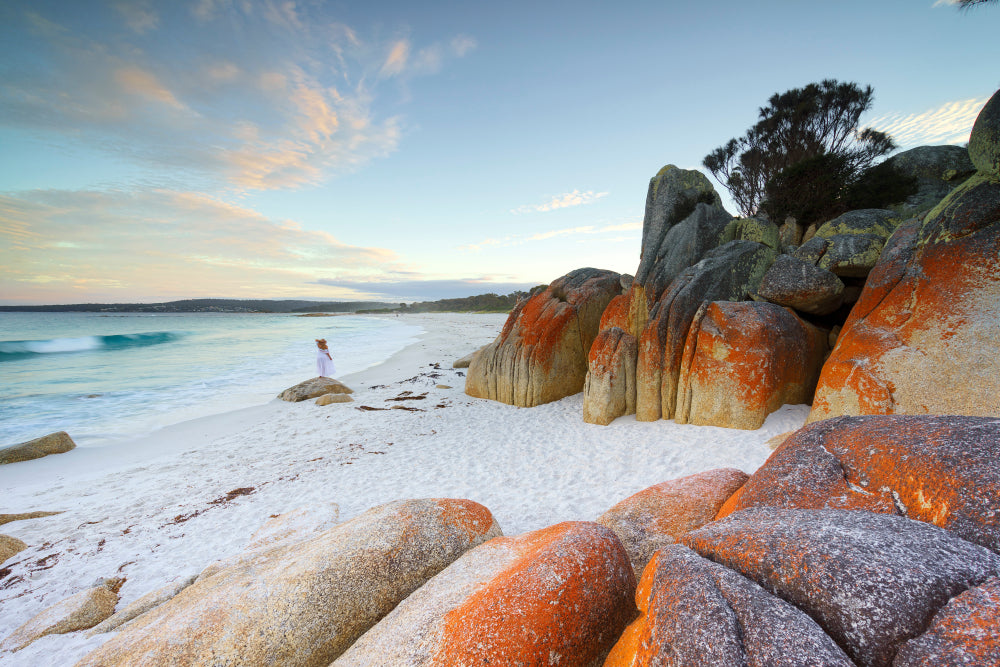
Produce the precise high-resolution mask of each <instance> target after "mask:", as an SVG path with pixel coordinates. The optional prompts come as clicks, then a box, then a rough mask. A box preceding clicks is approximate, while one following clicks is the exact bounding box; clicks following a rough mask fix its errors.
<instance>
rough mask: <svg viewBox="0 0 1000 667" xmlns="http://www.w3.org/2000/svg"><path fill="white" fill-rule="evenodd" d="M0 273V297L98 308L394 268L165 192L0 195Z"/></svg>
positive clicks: (191, 196) (290, 285) (201, 198)
mask: <svg viewBox="0 0 1000 667" xmlns="http://www.w3.org/2000/svg"><path fill="white" fill-rule="evenodd" d="M0 264H2V265H3V266H4V272H3V274H0V292H2V293H3V294H7V295H15V294H16V295H19V297H21V298H22V299H24V300H33V301H36V302H38V301H46V300H52V299H55V300H60V299H59V298H57V297H56V295H57V294H61V295H62V298H61V300H65V299H67V298H69V296H68V295H69V294H71V293H73V292H74V291H82V290H84V288H86V290H90V291H89V292H88V293H87V298H94V299H99V300H104V299H123V298H131V299H139V298H152V297H158V296H163V297H169V296H176V295H180V296H191V295H202V296H220V295H233V296H238V295H249V294H261V295H262V296H280V295H282V294H300V295H302V294H304V293H305V292H306V291H307V290H306V289H305V288H304V287H303V286H304V285H315V283H316V281H317V280H318V279H323V278H332V277H334V276H337V277H342V276H347V277H354V278H356V279H362V278H366V277H367V279H371V277H372V276H378V275H381V273H383V272H385V271H392V270H394V269H397V268H399V260H398V257H397V256H396V255H395V253H393V252H392V251H389V250H386V249H383V248H373V247H361V246H352V245H349V244H345V243H342V242H340V241H339V240H337V239H336V238H335V237H333V236H331V235H330V234H328V233H326V232H322V231H316V230H309V229H303V228H302V227H301V226H300V225H298V224H296V223H295V222H293V221H287V220H286V221H282V220H272V219H269V218H267V217H265V216H262V215H260V214H259V213H256V212H255V211H252V210H249V209H246V208H243V207H241V206H236V205H233V204H231V203H228V202H224V201H220V200H217V199H214V198H211V197H207V196H205V195H201V194H196V193H190V192H173V191H165V190H133V191H106V192H95V191H60V190H44V191H33V192H26V193H20V194H18V195H17V196H2V197H0ZM40 285H44V289H41V288H40V287H39V286H40ZM95 286H97V287H96V288H95ZM95 289H96V291H94V290H95ZM312 292H313V294H319V295H324V294H328V293H329V290H326V291H321V290H318V289H315V288H314V289H313V290H312ZM265 293H266V294H265Z"/></svg>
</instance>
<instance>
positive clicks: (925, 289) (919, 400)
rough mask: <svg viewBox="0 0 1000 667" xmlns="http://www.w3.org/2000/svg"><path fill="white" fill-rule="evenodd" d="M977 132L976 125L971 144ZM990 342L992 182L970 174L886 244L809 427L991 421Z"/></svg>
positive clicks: (997, 199) (999, 335) (999, 230)
mask: <svg viewBox="0 0 1000 667" xmlns="http://www.w3.org/2000/svg"><path fill="white" fill-rule="evenodd" d="M994 106H995V105H994ZM982 118H983V116H982V115H981V116H980V120H982ZM985 131H986V126H985V125H984V124H983V123H981V122H980V121H977V122H976V125H975V127H973V130H972V139H978V138H979V137H980V136H981V135H982V133H983V132H985ZM972 139H970V145H971V142H972ZM993 141H996V142H1000V139H998V138H994V139H993ZM997 148H998V150H1000V144H998V146H997ZM997 340H1000V180H998V177H997V176H996V174H990V173H987V172H984V171H980V172H977V173H976V175H974V176H972V177H971V178H969V179H968V180H967V181H966V182H965V183H963V184H962V185H961V186H959V187H958V188H956V189H955V190H954V191H953V192H952V193H951V194H950V195H948V196H947V197H946V198H945V199H944V200H943V201H942V202H941V203H940V204H938V206H937V207H936V208H935V209H933V210H932V211H930V212H929V213H928V214H927V216H926V217H925V218H924V221H923V223H916V222H911V223H908V224H904V225H902V226H901V227H900V228H899V229H897V231H896V232H895V233H894V234H893V236H892V237H891V238H890V240H889V243H888V244H887V245H886V249H885V250H884V251H883V253H882V256H881V257H880V259H879V262H878V264H877V265H876V266H875V268H874V270H873V271H872V273H871V275H870V276H869V279H868V283H867V284H866V286H865V289H864V292H863V293H862V295H861V298H860V300H859V301H858V303H857V304H856V305H855V307H854V309H853V310H852V311H851V315H850V317H849V319H848V320H847V322H846V323H845V325H844V329H843V331H842V332H841V334H840V337H839V338H838V341H837V345H836V347H835V348H834V350H833V353H832V354H831V356H830V359H829V361H827V363H826V365H825V366H824V368H823V374H822V376H821V377H820V381H819V386H818V387H817V390H816V400H815V402H814V403H813V409H812V412H811V413H810V415H809V421H817V420H820V419H827V418H829V417H835V416H838V415H858V414H964V415H979V416H1000V355H997V354H996V351H995V347H996V341H997Z"/></svg>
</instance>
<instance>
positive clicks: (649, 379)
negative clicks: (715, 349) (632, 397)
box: [636, 241, 775, 421]
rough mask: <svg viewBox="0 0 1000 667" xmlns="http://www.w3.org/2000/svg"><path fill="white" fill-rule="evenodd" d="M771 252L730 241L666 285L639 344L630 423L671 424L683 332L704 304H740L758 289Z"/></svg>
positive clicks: (684, 338) (684, 332)
mask: <svg viewBox="0 0 1000 667" xmlns="http://www.w3.org/2000/svg"><path fill="white" fill-rule="evenodd" d="M774 258H775V251H774V250H772V249H771V248H768V247H767V246H765V245H762V244H760V243H756V242H754V241H730V242H729V243H727V244H725V245H724V246H721V247H719V248H716V249H714V250H712V251H710V252H709V253H708V254H707V255H706V256H705V257H704V258H703V259H702V260H701V261H700V262H698V263H697V264H696V265H694V266H691V267H688V268H687V269H685V270H684V271H682V272H681V274H680V275H678V276H677V278H676V279H675V280H674V281H673V283H671V285H670V289H668V290H667V291H666V292H664V293H663V295H662V296H661V297H660V299H659V301H658V302H657V303H656V304H655V305H654V306H653V308H652V309H651V310H650V314H649V320H648V322H647V324H646V326H645V328H644V329H643V331H642V335H641V336H640V338H639V361H638V368H637V370H636V418H637V419H639V420H640V421H655V420H657V419H660V418H661V417H662V418H663V419H671V418H673V416H674V409H675V407H676V400H677V383H678V381H679V380H680V366H681V358H682V355H683V352H684V344H685V342H686V341H687V335H688V330H689V328H690V326H691V322H692V321H693V320H694V316H695V314H696V313H697V312H698V309H699V308H700V307H701V304H702V303H703V302H705V301H737V300H742V299H746V298H747V297H748V296H749V295H750V293H752V292H755V291H756V290H757V288H758V287H759V286H760V281H761V279H762V278H763V276H764V273H765V272H766V271H767V269H768V267H770V265H771V263H772V262H773V261H774Z"/></svg>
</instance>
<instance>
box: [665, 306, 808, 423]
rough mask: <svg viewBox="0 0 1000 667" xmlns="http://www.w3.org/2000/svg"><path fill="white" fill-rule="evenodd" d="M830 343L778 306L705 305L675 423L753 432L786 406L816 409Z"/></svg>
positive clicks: (690, 345)
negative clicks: (816, 391)
mask: <svg viewBox="0 0 1000 667" xmlns="http://www.w3.org/2000/svg"><path fill="white" fill-rule="evenodd" d="M826 339H827V334H826V332H825V331H821V330H820V329H817V328H816V327H814V326H812V325H811V324H808V323H807V322H805V321H803V320H802V319H801V318H799V317H797V316H796V315H795V314H794V313H793V312H791V311H789V310H787V309H785V308H782V307H781V306H777V305H775V304H772V303H757V302H754V301H741V302H733V301H713V302H711V303H706V304H703V305H702V306H701V308H700V309H699V310H698V312H697V313H696V314H695V317H694V319H693V320H692V322H691V325H690V327H689V328H688V335H687V341H686V344H685V348H684V356H683V359H682V360H681V367H680V377H679V380H678V389H677V394H678V397H677V409H676V412H675V414H674V420H675V421H676V422H677V423H678V424H689V423H690V424H707V425H712V426H723V427H726V428H741V429H750V430H753V429H757V428H760V427H761V425H763V423H764V420H765V419H766V418H767V415H769V414H771V413H772V412H774V411H775V410H777V409H778V408H780V407H781V406H782V405H785V404H786V403H788V404H793V405H796V404H801V403H809V402H810V401H812V394H813V388H814V387H815V386H816V379H817V378H818V377H819V371H820V367H821V366H822V365H823V361H824V359H825V358H826V352H827V346H826Z"/></svg>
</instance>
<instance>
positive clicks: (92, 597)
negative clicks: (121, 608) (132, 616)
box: [0, 577, 125, 651]
mask: <svg viewBox="0 0 1000 667" xmlns="http://www.w3.org/2000/svg"><path fill="white" fill-rule="evenodd" d="M123 583H125V580H124V579H121V578H119V577H115V578H113V579H101V580H100V581H98V582H97V584H95V585H94V586H93V587H92V588H88V589H87V590H83V591H80V592H79V593H77V594H76V595H71V596H70V597H68V598H66V599H65V600H63V601H62V602H58V603H56V604H54V605H52V606H51V607H49V608H48V609H45V610H44V611H42V612H40V613H38V614H37V615H35V616H33V617H32V618H30V619H29V620H28V621H27V622H26V623H25V624H24V625H22V626H21V627H19V628H18V629H17V630H15V631H14V632H12V633H11V634H10V635H9V636H8V637H7V638H6V639H4V640H3V642H2V643H0V651H19V650H21V649H23V648H24V647H25V646H27V645H28V644H30V643H31V642H33V641H35V640H36V639H40V638H42V637H45V636H46V635H61V634H66V633H67V632H76V631H77V630H86V629H87V628H92V627H94V626H95V625H97V624H98V623H100V622H101V621H103V620H104V619H106V618H107V617H108V616H111V614H113V613H114V611H115V605H116V604H118V591H119V589H120V588H121V587H122V584H123Z"/></svg>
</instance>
